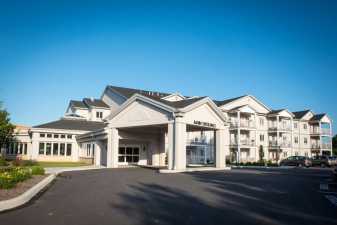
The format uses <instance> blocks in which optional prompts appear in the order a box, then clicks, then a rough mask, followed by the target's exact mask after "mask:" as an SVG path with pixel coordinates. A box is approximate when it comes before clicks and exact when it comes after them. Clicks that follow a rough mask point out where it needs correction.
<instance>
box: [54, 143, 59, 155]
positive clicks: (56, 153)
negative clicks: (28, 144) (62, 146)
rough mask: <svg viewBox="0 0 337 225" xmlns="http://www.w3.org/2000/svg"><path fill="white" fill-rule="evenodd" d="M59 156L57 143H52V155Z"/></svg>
mask: <svg viewBox="0 0 337 225" xmlns="http://www.w3.org/2000/svg"><path fill="white" fill-rule="evenodd" d="M58 154H59V143H54V144H53V155H58Z"/></svg>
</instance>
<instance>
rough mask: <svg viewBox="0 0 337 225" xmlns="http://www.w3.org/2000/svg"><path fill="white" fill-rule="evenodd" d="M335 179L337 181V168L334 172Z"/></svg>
mask: <svg viewBox="0 0 337 225" xmlns="http://www.w3.org/2000/svg"><path fill="white" fill-rule="evenodd" d="M332 172H333V175H334V177H335V179H336V180H337V167H335V169H334V170H333V171H332Z"/></svg>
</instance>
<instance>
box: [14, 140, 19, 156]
mask: <svg viewBox="0 0 337 225" xmlns="http://www.w3.org/2000/svg"><path fill="white" fill-rule="evenodd" d="M14 144H15V148H14V151H15V152H14V154H18V151H19V143H17V142H15V143H14Z"/></svg>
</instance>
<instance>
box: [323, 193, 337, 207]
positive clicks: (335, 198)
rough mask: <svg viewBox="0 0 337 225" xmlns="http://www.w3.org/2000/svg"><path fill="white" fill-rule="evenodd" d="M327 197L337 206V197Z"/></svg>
mask: <svg viewBox="0 0 337 225" xmlns="http://www.w3.org/2000/svg"><path fill="white" fill-rule="evenodd" d="M325 197H326V198H327V199H328V200H329V201H330V202H331V203H332V204H333V205H334V206H337V197H336V196H334V195H325Z"/></svg>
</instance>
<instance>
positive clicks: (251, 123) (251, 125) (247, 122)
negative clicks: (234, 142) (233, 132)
mask: <svg viewBox="0 0 337 225" xmlns="http://www.w3.org/2000/svg"><path fill="white" fill-rule="evenodd" d="M230 126H231V127H235V128H236V127H239V126H240V127H244V128H255V127H256V125H255V121H254V120H245V119H241V120H240V124H239V121H238V120H236V119H231V120H230Z"/></svg>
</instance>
